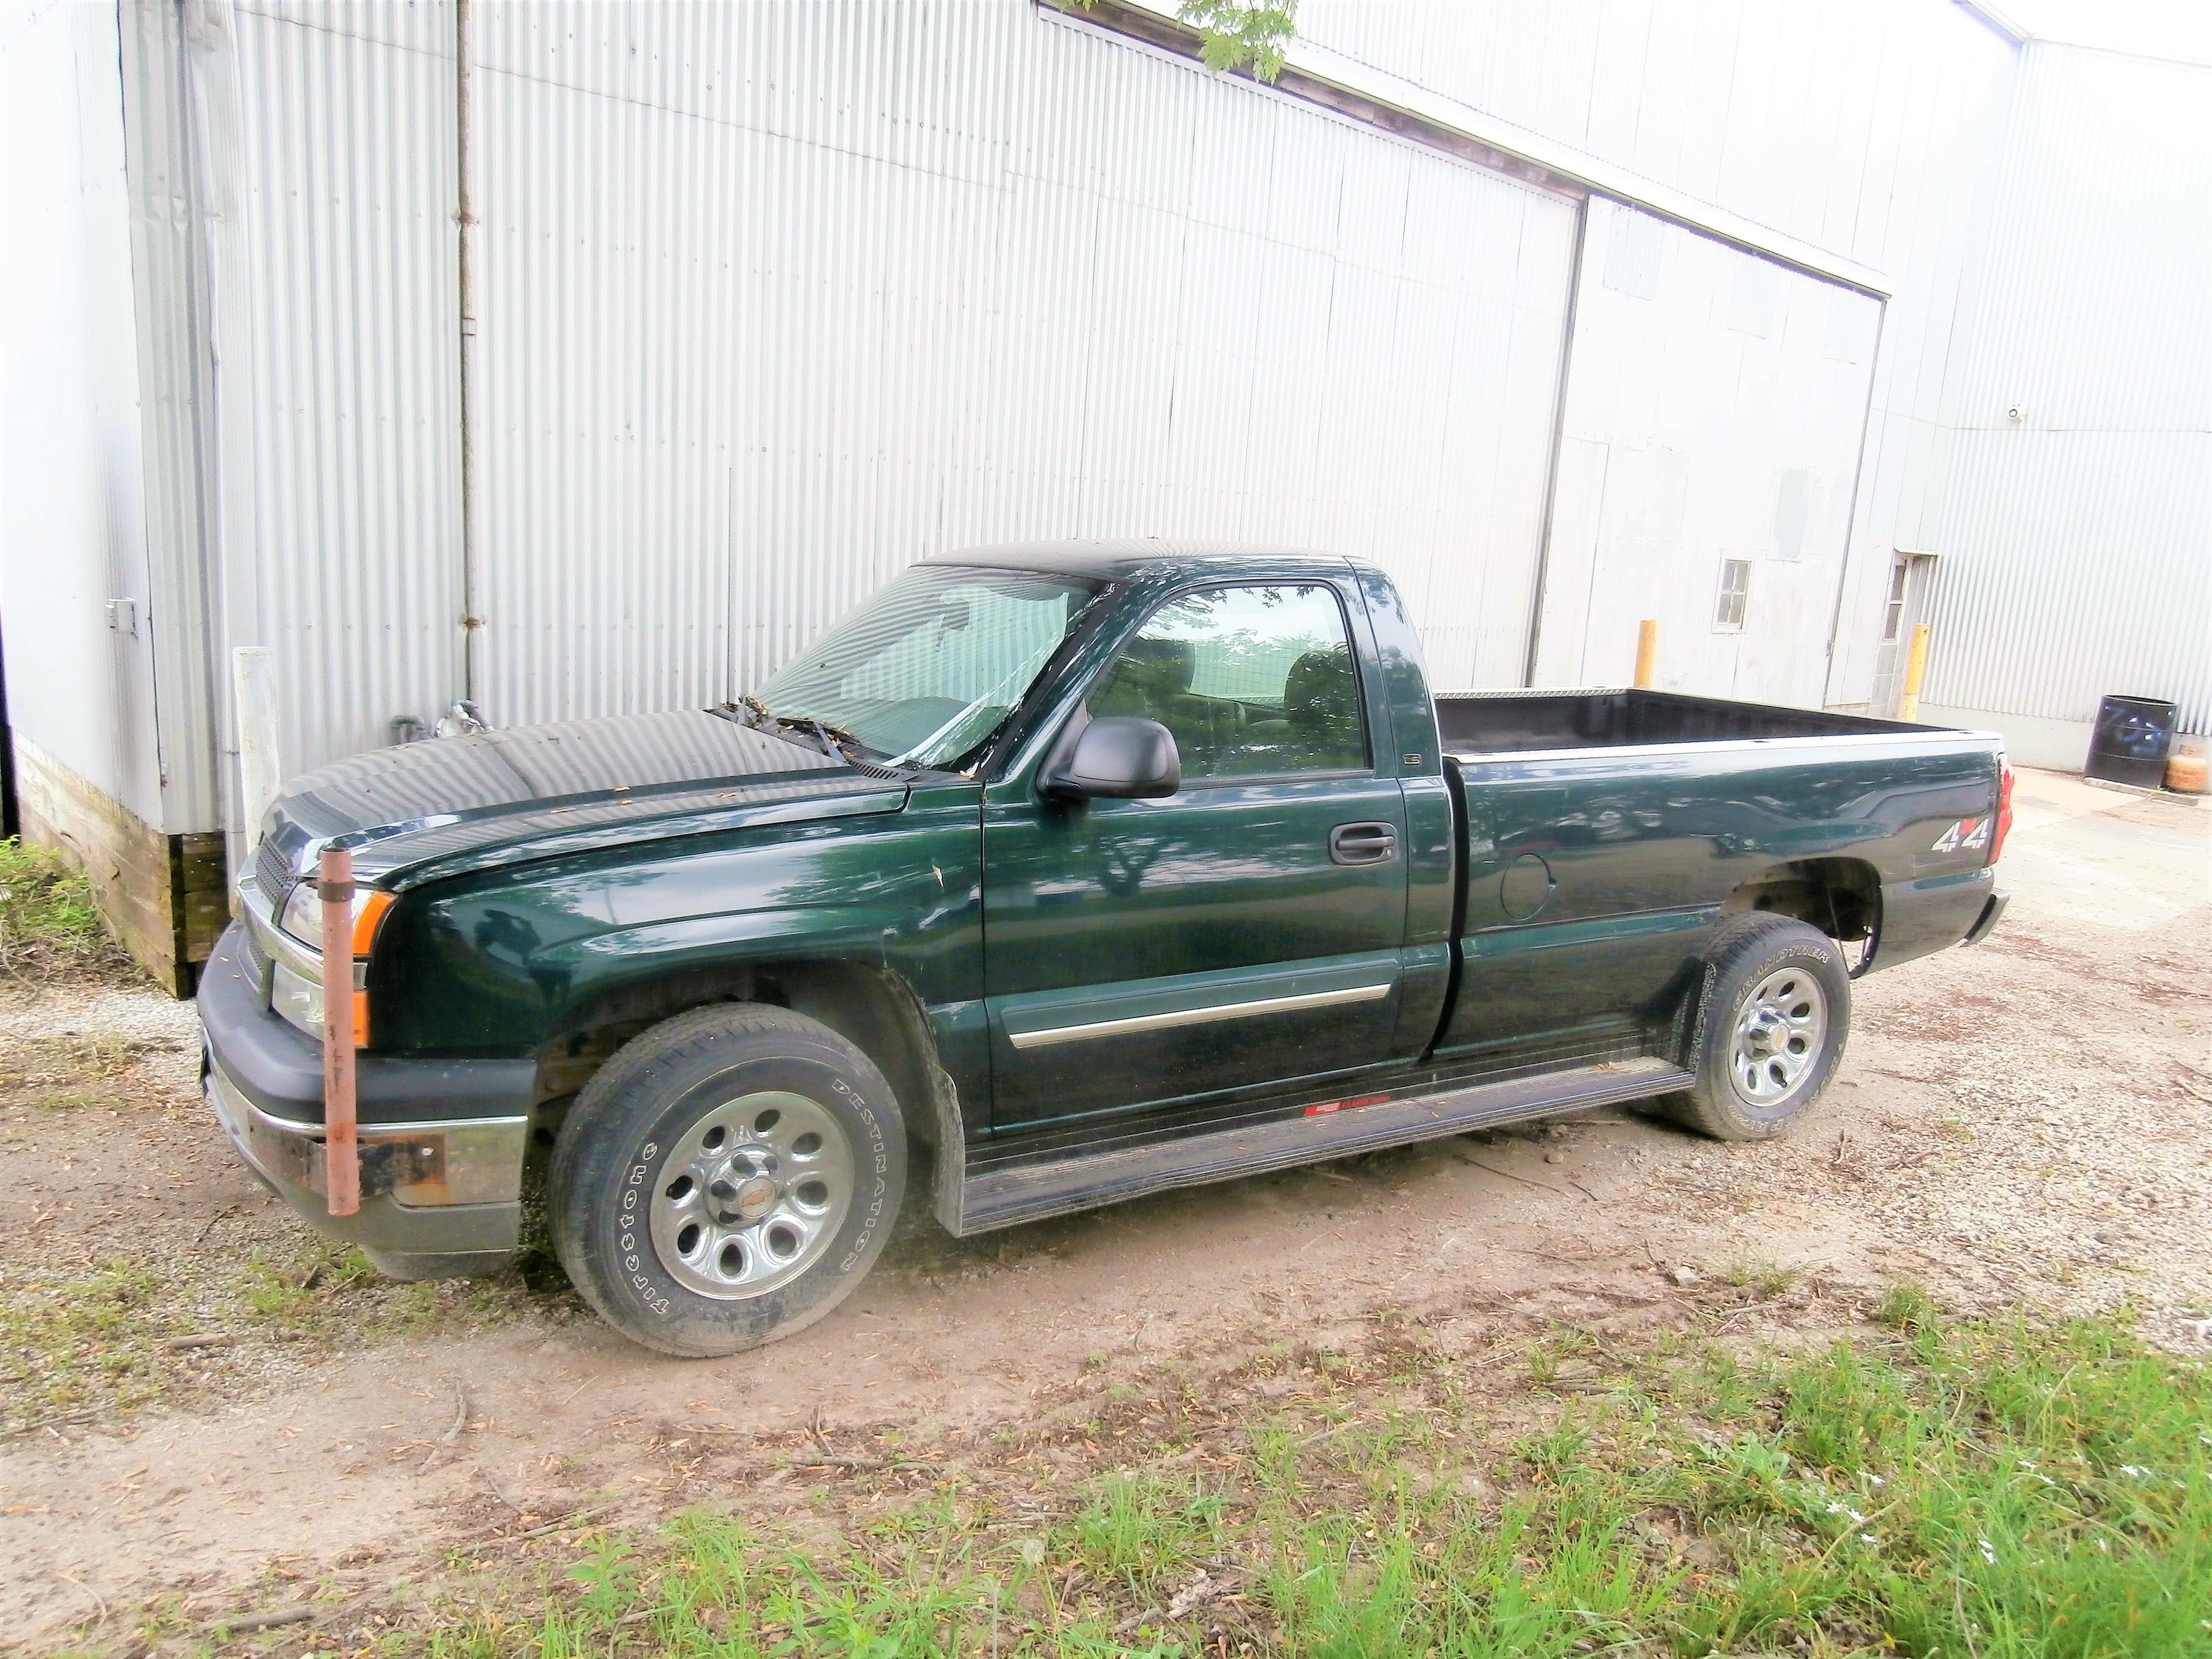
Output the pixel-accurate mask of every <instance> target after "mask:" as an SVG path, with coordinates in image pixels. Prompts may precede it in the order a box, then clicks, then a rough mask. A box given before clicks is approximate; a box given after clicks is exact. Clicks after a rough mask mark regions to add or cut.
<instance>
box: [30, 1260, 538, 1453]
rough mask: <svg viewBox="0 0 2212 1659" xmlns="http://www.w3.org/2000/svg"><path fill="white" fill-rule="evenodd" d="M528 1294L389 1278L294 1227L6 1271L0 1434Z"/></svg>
mask: <svg viewBox="0 0 2212 1659" xmlns="http://www.w3.org/2000/svg"><path fill="white" fill-rule="evenodd" d="M210 1264H212V1265H210ZM530 1299H532V1296H531V1292H530V1291H528V1290H527V1289H526V1287H525V1286H524V1285H522V1284H521V1283H520V1281H519V1279H517V1278H516V1276H515V1275H513V1274H508V1275H506V1276H503V1277H501V1278H500V1279H485V1280H481V1281H472V1282H469V1283H465V1284H460V1283H445V1284H437V1283H429V1284H399V1283H395V1282H393V1281H392V1280H388V1279H384V1278H382V1277H381V1276H380V1275H379V1274H378V1273H376V1271H375V1270H374V1268H373V1267H370V1266H369V1264H368V1259H367V1258H366V1257H364V1256H363V1255H361V1253H360V1252H359V1251H357V1250H354V1249H347V1248H345V1247H343V1246H341V1245H337V1244H335V1243H332V1242H331V1241H330V1240H328V1239H325V1238H323V1237H320V1236H319V1235H316V1234H312V1233H307V1232H304V1231H302V1232H298V1233H291V1232H289V1231H288V1232H286V1233H284V1234H282V1235H280V1236H279V1237H277V1238H276V1239H275V1240H273V1241H271V1242H269V1243H263V1244H259V1245H258V1246H254V1247H252V1248H251V1249H248V1250H247V1251H246V1255H244V1257H243V1258H242V1259H240V1258H236V1257H235V1256H234V1255H232V1254H230V1253H224V1254H223V1255H222V1257H221V1258H220V1259H218V1258H217V1257H216V1255H215V1254H214V1253H210V1254H209V1255H208V1256H207V1257H206V1258H204V1259H196V1258H194V1257H191V1256H184V1257H179V1255H175V1254H174V1253H168V1252H155V1253H150V1254H148V1255H143V1256H124V1255H118V1256H116V1257H114V1258H112V1259H111V1260H108V1261H104V1262H101V1263H100V1264H99V1265H98V1266H95V1267H88V1268H87V1267H77V1268H73V1269H55V1270H51V1271H49V1270H36V1271H30V1272H16V1273H9V1275H8V1276H7V1278H6V1279H5V1281H4V1282H0V1380H4V1390H0V1433H21V1432H22V1431H24V1430H25V1429H27V1428H30V1427H33V1426H38V1425H47V1424H55V1425H67V1424H74V1423H78V1422H83V1421H88V1420H96V1421H101V1422H112V1420H113V1419H116V1418H118V1417H119V1416H121V1415H122V1414H124V1413H128V1412H130V1411H132V1410H134V1409H136V1408H137V1407H142V1406H145V1405H148V1404H150V1403H153V1402H155V1401H178V1400H179V1399H182V1398H185V1397H187V1396H188V1395H191V1394H192V1393H193V1392H195V1391H197V1390H204V1389H210V1388H213V1389H223V1390H224V1391H225V1392H228V1388H227V1386H226V1385H227V1383H228V1382H229V1380H230V1376H231V1374H232V1373H233V1372H234V1370H235V1369H236V1368H237V1367H238V1366H240V1365H241V1364H244V1365H248V1366H251V1365H253V1364H258V1363H259V1360H258V1357H259V1356H261V1355H264V1354H265V1353H266V1352H267V1346H268V1344H270V1342H272V1341H276V1342H286V1343H296V1344H299V1345H301V1352H302V1353H306V1354H316V1353H323V1352H328V1350H329V1349H330V1348H331V1347H332V1346H349V1347H350V1346H358V1345H360V1344H363V1343H367V1342H370V1341H374V1340H384V1339H389V1338H392V1337H395V1336H404V1335H407V1334H413V1333H417V1332H421V1331H423V1330H426V1329H428V1328H432V1327H433V1326H434V1325H435V1326H437V1327H440V1328H457V1327H458V1328H467V1327H469V1326H471V1325H473V1324H480V1323H484V1322H490V1321H494V1320H498V1319H501V1318H506V1317H512V1316H513V1315H514V1313H515V1312H517V1311H518V1310H520V1307H521V1306H522V1304H524V1303H526V1301H529V1300H530ZM203 1345H204V1346H203Z"/></svg>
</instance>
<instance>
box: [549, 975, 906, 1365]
mask: <svg viewBox="0 0 2212 1659" xmlns="http://www.w3.org/2000/svg"><path fill="white" fill-rule="evenodd" d="M906 1167H907V1144H906V1128H905V1125H904V1123H903V1122H902V1120H901V1118H900V1116H899V1110H898V1105H897V1102H896V1098H895V1097H893V1095H892V1093H891V1089H890V1084H888V1083H886V1082H885V1081H884V1075H883V1073H881V1072H880V1071H878V1069H877V1068H876V1066H875V1063H874V1062H873V1061H872V1060H870V1059H869V1058H868V1057H867V1055H866V1054H863V1053H861V1052H860V1049H858V1048H854V1046H853V1045H852V1044H851V1043H850V1042H847V1041H846V1040H845V1039H844V1038H843V1037H842V1036H838V1035H837V1033H836V1032H835V1031H833V1030H830V1029H829V1027H828V1026H826V1025H824V1024H822V1023H821V1022H820V1021H819V1020H815V1019H810V1018H807V1017H806V1016H805V1015H804V1014H794V1013H792V1012H788V1011H787V1010H785V1009H781V1008H771V1007H765V1006H758V1005H738V1006H723V1007H715V1008H702V1009H697V1010H695V1011H694V1012H690V1013H688V1014H679V1015H678V1016H677V1017H676V1018H673V1019H671V1020H667V1021H665V1022H664V1023H662V1024H659V1025H656V1026H654V1027H653V1029H652V1030H648V1031H646V1032H644V1033H642V1034H641V1035H640V1036H637V1037H635V1038H633V1039H632V1040H631V1041H630V1042H629V1043H628V1044H626V1045H625V1046H624V1047H623V1048H622V1049H621V1050H620V1051H618V1052H617V1054H616V1055H615V1056H614V1058H613V1059H612V1060H609V1061H608V1062H607V1063H606V1065H605V1066H602V1067H601V1068H600V1069H599V1073H598V1074H597V1075H596V1076H595V1077H593V1078H592V1080H591V1082H590V1084H589V1085H586V1088H585V1089H584V1091H583V1092H582V1093H581V1094H580V1095H579V1096H578V1097H577V1098H576V1103H575V1104H574V1106H573V1107H572V1108H570V1109H569V1112H568V1121H567V1122H565V1123H564V1124H562V1128H561V1137H560V1139H559V1140H558V1142H557V1143H556V1145H555V1146H554V1149H553V1160H552V1168H551V1170H550V1175H549V1178H548V1187H549V1194H548V1197H549V1203H548V1209H549V1217H548V1219H549V1221H550V1226H551V1230H552V1234H553V1247H554V1250H555V1253H556V1255H559V1257H560V1258H561V1265H562V1267H565V1268H566V1269H567V1270H568V1278H569V1279H570V1280H571V1282H573V1283H574V1285H575V1286H576V1289H577V1290H578V1291H580V1292H581V1293H582V1295H583V1297H584V1299H585V1300H586V1301H587V1302H589V1303H590V1304H592V1308H593V1309H595V1310H597V1311H598V1313H599V1316H600V1317H601V1318H603V1319H605V1321H606V1322H607V1323H609V1324H610V1325H612V1326H613V1327H614V1328H616V1329H617V1330H618V1331H620V1332H621V1333H622V1334H623V1335H625V1336H627V1337H629V1339H630V1340H632V1341H635V1342H639V1343H641V1344H643V1345H644V1346H647V1347H648V1348H655V1349H658V1350H659V1352H662V1353H668V1354H676V1355H678V1356H679V1357H682V1358H708V1357H710V1356H714V1355H718V1354H731V1353H738V1352H743V1351H744V1350H745V1349H747V1348H757V1347H758V1346H761V1345H762V1344H763V1343H764V1342H773V1341H775V1340H776V1339H777V1338H778V1337H782V1336H788V1335H790V1334H792V1333H793V1331H796V1330H799V1329H802V1328H805V1326H808V1325H811V1324H812V1323H813V1322H815V1321H816V1320H817V1319H819V1318H821V1317H822V1316H823V1315H824V1314H826V1313H828V1312H829V1310H831V1309H832V1308H834V1307H836V1305H837V1304H838V1303H839V1302H841V1301H842V1300H843V1299H844V1297H846V1296H847V1295H848V1293H849V1292H850V1291H852V1289H853V1287H854V1285H857V1284H859V1283H860V1280H861V1279H863V1278H865V1277H866V1274H867V1272H868V1269H869V1268H870V1267H872V1266H873V1265H874V1264H875V1260H876V1257H877V1256H878V1255H880V1254H882V1251H883V1248H884V1240H885V1239H887V1238H888V1237H890V1231H891V1225H892V1223H893V1222H894V1221H896V1219H897V1217H898V1212H899V1202H900V1200H901V1198H902V1195H903V1194H904V1192H905V1188H906Z"/></svg>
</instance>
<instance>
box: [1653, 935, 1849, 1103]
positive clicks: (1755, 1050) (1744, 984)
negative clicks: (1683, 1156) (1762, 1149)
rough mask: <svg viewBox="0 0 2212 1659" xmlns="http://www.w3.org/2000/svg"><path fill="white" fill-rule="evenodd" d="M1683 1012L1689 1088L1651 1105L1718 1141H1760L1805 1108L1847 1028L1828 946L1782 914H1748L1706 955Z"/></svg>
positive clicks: (1830, 1069)
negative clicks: (1690, 1078)
mask: <svg viewBox="0 0 2212 1659" xmlns="http://www.w3.org/2000/svg"><path fill="white" fill-rule="evenodd" d="M1694 994H1695V996H1696V998H1697V1000H1696V1002H1695V1003H1694V1004H1693V1006H1692V1008H1691V1011H1690V1016H1691V1018H1690V1042H1689V1054H1688V1056H1687V1060H1686V1063H1687V1064H1688V1065H1689V1066H1691V1068H1692V1070H1694V1071H1695V1072H1696V1073H1697V1082H1696V1083H1695V1084H1693V1085H1692V1086H1691V1087H1690V1088H1688V1089H1686V1090H1685V1091H1682V1092H1681V1093H1680V1094H1676V1095H1669V1096H1668V1097H1665V1098H1664V1099H1662V1100H1661V1101H1660V1102H1658V1104H1659V1105H1660V1106H1661V1107H1662V1109H1665V1110H1666V1112H1667V1113H1668V1115H1670V1116H1672V1117H1674V1118H1675V1119H1676V1120H1677V1121H1680V1122H1682V1123H1685V1124H1686V1125H1688V1126H1689V1127H1692V1128H1693V1129H1698V1130H1700V1131H1702V1132H1703V1133H1706V1134H1709V1135H1711V1136H1714V1137H1715V1138H1716V1139H1721V1140H1766V1139H1772V1138H1773V1137H1774V1136H1777V1135H1780V1134H1784V1133H1787V1132H1788V1131H1789V1130H1790V1128H1791V1127H1793V1126H1794V1125H1795V1124H1796V1123H1797V1122H1798V1121H1801V1120H1802V1118H1803V1117H1804V1116H1805V1115H1806V1114H1807V1113H1808V1112H1810V1111H1811V1110H1812V1109H1813V1105H1814V1102H1816V1101H1817V1100H1819V1099H1820V1095H1821V1093H1822V1092H1823V1091H1825V1090H1826V1088H1827V1086H1828V1080H1829V1079H1831V1078H1832V1077H1833V1076H1834V1075H1835V1071H1836V1067H1837V1066H1838V1064H1839V1063H1840V1062H1841V1060H1842V1059H1843V1055H1844V1037H1845V1036H1846V1035H1847V1033H1848V1031H1849V1029H1850V997H1851V980H1850V970H1849V969H1847V968H1846V967H1845V966H1844V958H1843V953H1842V952H1841V951H1838V949H1837V948H1836V945H1835V941H1834V940H1832V939H1830V938H1829V937H1828V936H1827V935H1826V933H1821V932H1820V930H1819V929H1818V928H1816V927H1808V925H1807V924H1806V923H1804V922H1802V921H1794V920H1792V919H1790V917H1787V916H1775V915H1755V916H1746V917H1743V918H1741V919H1740V920H1739V921H1735V922H1734V923H1731V924H1730V925H1729V927H1726V928H1725V929H1723V932H1722V933H1721V934H1720V936H1719V937H1718V938H1717V939H1714V941H1713V943H1712V945H1711V947H1710V948H1709V949H1708V950H1707V951H1706V953H1705V965H1704V971H1703V973H1702V974H1701V975H1699V981H1698V986H1697V988H1696V991H1695V993H1694Z"/></svg>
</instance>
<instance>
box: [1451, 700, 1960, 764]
mask: <svg viewBox="0 0 2212 1659" xmlns="http://www.w3.org/2000/svg"><path fill="white" fill-rule="evenodd" d="M1436 708H1437V729H1438V730H1439V731H1440V732H1442V733H1443V748H1444V752H1445V753H1446V754H1448V755H1449V756H1451V757H1454V758H1455V759H1457V760H1472V759H1476V758H1479V757H1483V756H1486V755H1508V754H1520V753H1525V752H1527V751H1529V750H1548V749H1619V748H1629V747H1634V746H1638V745H1643V744H1672V743H1741V742H1746V741H1748V740H1751V739H1754V738H1839V737H1865V736H1870V735H1873V734H1875V733H1880V732H1899V733H1902V732H1921V733H1925V732H1929V730H1931V729H1934V728H1930V727H1929V726H1912V725H1908V724H1906V723H1905V722H1904V721H1902V720H1872V719H1869V718H1868V717H1867V716H1865V715H1863V714H1828V713H1826V712H1825V711H1823V710H1820V709H1817V708H1780V707H1777V706H1774V705H1771V704H1765V703H1755V702H1731V701H1729V699H1727V698H1725V697H1692V696H1681V695H1680V694H1678V693H1675V692H1672V691H1638V690H1626V689H1612V688H1600V689H1591V688H1588V687H1577V688H1575V689H1571V690H1559V691H1440V692H1438V693H1437V696H1436Z"/></svg>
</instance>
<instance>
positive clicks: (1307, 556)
mask: <svg viewBox="0 0 2212 1659" xmlns="http://www.w3.org/2000/svg"><path fill="white" fill-rule="evenodd" d="M1217 561H1218V562H1222V563H1225V564H1252V563H1257V562H1264V563H1267V564H1271V565H1293V566H1295V565H1314V566H1325V567H1327V568H1328V569H1330V570H1333V571H1341V570H1343V569H1344V568H1346V566H1347V565H1348V564H1350V563H1351V561H1350V560H1348V559H1347V558H1346V557H1345V556H1344V555H1342V554H1341V553H1322V552H1317V551H1316V550H1314V549H1312V548H1310V547H1282V546H1278V545H1276V544H1272V543H1267V542H1204V541H1190V540H1186V539H1184V538H1181V537H1174V536H1127V537H1117V538H1099V539H1097V540H1089V541H1079V540H1071V541H1050V542H1001V543H999V544H996V545H994V546H991V547H963V548H960V549H958V550H955V551H951V552H947V553H940V554H938V555H937V556H935V557H933V558H932V559H929V560H927V561H925V562H927V563H930V564H972V565H983V566H987V567H988V568H993V569H1005V570H1048V571H1053V572H1055V573H1058V574H1064V575H1069V576H1089V577H1092V578H1094V579H1096V580H1100V581H1125V580H1128V579H1129V578H1130V577H1132V576H1134V575H1137V574H1140V573H1141V572H1143V571H1146V570H1151V569H1156V568H1159V567H1160V566H1162V565H1175V566H1178V567H1184V566H1192V565H1198V566H1203V565H1206V564H1208V563H1212V562H1217Z"/></svg>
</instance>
